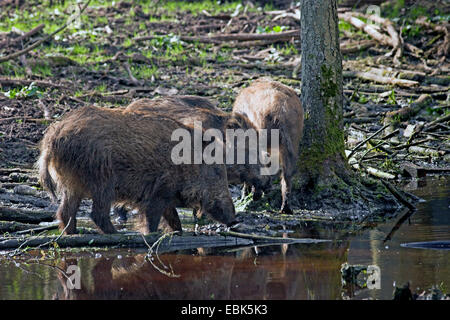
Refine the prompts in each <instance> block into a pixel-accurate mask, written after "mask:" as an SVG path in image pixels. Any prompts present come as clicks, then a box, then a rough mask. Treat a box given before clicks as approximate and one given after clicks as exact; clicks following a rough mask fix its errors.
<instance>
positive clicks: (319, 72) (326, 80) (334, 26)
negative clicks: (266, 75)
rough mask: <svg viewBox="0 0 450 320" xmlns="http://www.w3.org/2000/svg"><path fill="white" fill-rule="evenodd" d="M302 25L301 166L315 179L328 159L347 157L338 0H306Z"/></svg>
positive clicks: (337, 159)
mask: <svg viewBox="0 0 450 320" xmlns="http://www.w3.org/2000/svg"><path fill="white" fill-rule="evenodd" d="M301 26H302V28H301V37H300V38H301V41H302V45H301V46H302V88H301V89H302V95H301V100H302V104H303V108H304V109H305V127H304V135H303V146H302V150H303V151H302V152H301V155H300V161H299V167H300V172H302V173H304V174H306V178H307V179H313V180H315V179H317V178H318V177H319V176H320V175H322V171H323V166H324V164H325V163H326V162H328V161H330V160H332V161H333V162H336V161H339V162H343V159H344V158H345V156H344V131H343V109H342V106H343V90H342V58H341V52H340V49H339V30H338V15H337V4H336V0H305V1H302V6H301Z"/></svg>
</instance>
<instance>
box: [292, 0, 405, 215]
mask: <svg viewBox="0 0 450 320" xmlns="http://www.w3.org/2000/svg"><path fill="white" fill-rule="evenodd" d="M338 22H339V20H338V11H337V1H336V0H303V1H302V2H301V21H300V23H301V36H300V39H301V47H302V85H301V101H302V104H303V108H304V110H305V120H304V133H303V140H302V142H301V146H300V155H299V160H298V164H297V167H298V171H297V174H296V176H295V178H294V181H293V189H294V190H293V193H294V195H295V196H294V197H295V198H296V199H297V204H298V205H299V207H301V208H305V209H310V210H311V209H313V210H316V209H322V210H324V211H325V212H326V213H327V214H328V215H331V216H340V217H347V216H351V217H353V218H357V219H358V218H361V219H362V218H364V217H366V216H367V215H369V214H374V213H379V212H387V211H390V210H392V211H393V210H395V209H397V208H398V206H399V205H398V203H397V202H396V201H395V199H394V198H393V197H392V195H390V194H389V192H388V191H387V190H386V188H385V187H384V186H383V185H381V184H380V183H378V182H376V181H374V180H372V179H369V178H362V177H361V176H359V175H357V174H355V173H354V172H352V170H351V168H350V166H349V165H348V161H347V157H346V156H345V141H344V130H343V123H344V121H343V88H342V81H343V80H342V58H341V52H340V46H339V29H338Z"/></svg>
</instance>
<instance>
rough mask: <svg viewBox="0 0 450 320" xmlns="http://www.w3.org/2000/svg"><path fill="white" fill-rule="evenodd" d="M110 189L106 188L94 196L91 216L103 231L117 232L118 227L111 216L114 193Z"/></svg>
mask: <svg viewBox="0 0 450 320" xmlns="http://www.w3.org/2000/svg"><path fill="white" fill-rule="evenodd" d="M108 191H109V190H105V192H102V193H99V194H97V195H95V196H93V197H92V212H91V218H92V220H94V222H95V224H96V225H97V227H98V228H99V229H100V231H101V232H102V233H116V232H117V231H116V228H114V226H113V224H112V223H111V220H110V218H109V211H110V210H111V202H112V195H113V193H112V192H108Z"/></svg>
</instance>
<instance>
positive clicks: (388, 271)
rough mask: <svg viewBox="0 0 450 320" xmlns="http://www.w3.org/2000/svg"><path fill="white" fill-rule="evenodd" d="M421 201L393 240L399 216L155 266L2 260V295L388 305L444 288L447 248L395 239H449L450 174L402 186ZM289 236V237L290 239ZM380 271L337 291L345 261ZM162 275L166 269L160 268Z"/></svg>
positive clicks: (83, 259)
mask: <svg viewBox="0 0 450 320" xmlns="http://www.w3.org/2000/svg"><path fill="white" fill-rule="evenodd" d="M407 188H409V190H410V191H412V192H413V193H415V194H416V195H418V196H420V197H422V198H424V199H425V200H426V202H423V203H420V204H419V205H418V211H416V212H415V213H414V214H413V215H411V216H410V217H409V218H408V219H405V221H404V223H403V224H401V226H400V227H399V228H398V230H396V231H395V232H394V233H392V234H391V236H390V238H391V239H390V240H386V241H384V240H385V239H386V237H387V236H388V235H389V234H390V233H391V230H392V229H393V227H394V226H395V224H396V223H397V222H398V221H399V220H400V219H401V216H402V214H400V215H398V216H397V217H395V218H394V219H392V220H391V221H388V222H385V223H380V224H378V225H376V226H373V227H372V228H369V229H365V230H364V231H361V232H358V234H354V235H350V236H348V235H342V232H338V231H337V230H336V231H335V230H333V229H329V228H328V229H326V228H320V227H317V226H314V225H308V224H306V225H303V226H302V227H301V228H299V230H297V231H296V233H295V234H294V235H295V236H308V237H310V236H315V237H322V238H328V239H335V238H337V239H338V240H335V241H332V242H329V243H321V244H315V245H305V244H297V245H276V246H265V247H258V248H254V247H250V248H240V249H227V250H224V249H221V250H210V249H197V250H194V251H189V252H178V253H171V254H163V255H161V256H160V259H161V262H162V263H163V264H164V265H165V266H167V267H169V269H164V267H163V265H162V264H161V263H160V262H159V261H157V260H155V264H156V265H157V266H159V267H160V268H161V269H164V270H166V271H170V272H171V273H172V277H169V276H167V275H165V274H163V273H161V272H160V271H158V270H157V269H155V268H154V267H153V266H152V265H151V264H150V263H148V262H145V261H144V257H145V252H144V251H139V250H110V251H98V252H84V253H66V254H64V255H63V257H64V259H63V260H64V261H63V260H62V259H60V260H58V261H56V262H55V260H46V259H44V260H40V261H33V260H30V261H27V262H28V264H27V263H26V262H25V261H20V262H19V263H14V262H13V261H11V260H10V261H5V260H0V299H56V298H58V299H129V298H134V299H207V300H208V299H234V300H241V299H333V300H335V299H343V298H352V299H364V298H374V299H392V292H393V285H394V284H396V285H397V286H401V285H403V284H404V283H405V282H407V281H410V282H411V288H412V290H413V291H418V292H420V291H421V290H425V289H429V288H431V287H432V286H433V285H440V286H441V288H444V290H445V291H446V292H449V291H450V290H449V289H450V268H449V265H450V250H430V249H412V248H404V247H401V246H400V244H401V243H405V242H417V241H433V240H450V178H449V177H447V178H445V179H431V178H428V179H427V180H423V181H421V182H420V183H419V185H418V186H411V185H409V186H407ZM290 236H292V235H290ZM345 262H347V263H349V264H362V265H374V266H377V267H378V268H379V271H380V277H379V278H378V279H379V285H380V288H379V289H376V288H374V289H368V288H355V287H354V286H352V287H345V288H344V287H343V286H342V283H341V273H340V268H341V265H342V264H343V263H345ZM70 265H77V266H78V267H79V268H80V275H81V289H73V290H71V289H69V288H68V287H67V279H66V278H65V277H64V275H63V273H62V272H61V271H60V270H67V268H68V266H70ZM166 273H167V272H166Z"/></svg>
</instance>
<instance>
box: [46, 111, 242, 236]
mask: <svg viewBox="0 0 450 320" xmlns="http://www.w3.org/2000/svg"><path fill="white" fill-rule="evenodd" d="M178 128H184V129H186V130H188V131H189V132H190V133H192V134H193V129H192V128H189V127H188V126H184V125H182V124H181V123H179V122H177V121H175V120H173V119H170V118H167V117H162V116H159V115H156V114H148V116H139V115H136V114H132V113H128V114H126V113H123V112H122V110H111V109H106V108H97V107H83V108H80V109H77V110H75V111H72V112H70V113H69V114H67V115H66V116H65V117H64V119H63V120H62V121H60V122H57V123H55V124H53V125H51V126H50V127H49V128H48V130H47V132H46V133H45V135H44V138H43V140H42V142H41V155H40V158H39V161H38V166H39V174H40V180H41V183H42V185H43V186H44V187H45V188H46V189H47V190H49V191H50V193H51V194H52V196H53V197H56V192H59V193H60V194H61V196H62V199H61V203H60V206H59V208H58V211H57V217H58V219H59V220H60V229H61V230H65V233H66V234H72V233H75V232H76V213H77V210H78V207H79V205H80V201H81V200H82V199H83V198H91V199H92V200H93V204H92V212H91V218H92V219H93V220H94V222H95V224H96V225H97V227H98V228H99V229H100V231H101V232H103V233H114V232H116V229H115V228H114V226H113V224H112V223H111V221H110V219H109V212H110V208H111V204H112V203H117V204H127V205H130V206H132V207H135V208H137V209H138V210H139V213H140V215H141V217H142V220H143V231H144V232H145V233H148V232H153V231H156V229H157V227H158V224H159V222H160V218H161V216H162V215H163V213H164V214H165V212H166V211H167V210H166V209H167V208H169V207H174V206H183V207H194V206H196V205H197V204H200V205H201V210H202V211H203V212H205V213H207V214H209V215H211V217H212V218H213V219H215V220H217V221H219V222H221V223H224V224H227V225H230V224H232V223H233V221H234V206H233V202H232V199H231V195H230V192H229V190H228V181H227V176H226V168H225V165H216V164H213V165H206V164H199V165H194V164H180V165H175V164H173V162H172V161H171V151H172V149H173V147H174V146H175V145H176V142H173V141H171V135H172V133H173V131H174V130H176V129H178ZM168 212H170V211H168ZM172 218H173V217H172V216H170V217H168V219H172ZM175 218H176V219H177V220H178V222H179V219H178V216H176V217H175ZM169 224H170V222H169Z"/></svg>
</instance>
